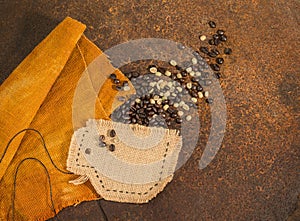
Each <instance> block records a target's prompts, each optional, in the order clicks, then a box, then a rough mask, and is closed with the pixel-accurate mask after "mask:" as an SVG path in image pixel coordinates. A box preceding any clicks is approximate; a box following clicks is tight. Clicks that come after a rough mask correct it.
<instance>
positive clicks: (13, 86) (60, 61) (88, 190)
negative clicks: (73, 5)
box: [0, 18, 125, 220]
mask: <svg viewBox="0 0 300 221" xmlns="http://www.w3.org/2000/svg"><path fill="white" fill-rule="evenodd" d="M84 30H85V25H83V24H81V23H79V22H77V21H75V20H73V19H71V18H66V19H65V20H64V21H63V22H62V23H61V24H59V25H58V26H57V27H56V28H55V29H54V30H53V31H52V32H51V33H50V34H49V35H48V36H47V37H46V38H45V39H44V40H43V41H42V42H41V43H40V44H39V45H38V46H37V47H36V48H35V49H34V50H33V51H32V52H31V53H30V54H29V55H28V56H27V57H26V58H25V59H24V61H23V62H22V63H21V64H20V65H19V66H18V67H17V68H16V69H15V70H14V71H13V73H12V74H11V75H10V76H9V78H8V79H7V80H6V81H5V82H4V83H3V84H2V85H1V86H0V100H1V103H0V112H1V115H0V125H1V130H0V142H1V143H0V208H1V210H0V220H12V219H13V217H12V211H13V210H14V220H45V219H48V218H50V217H53V216H54V215H55V213H54V211H53V208H52V203H53V205H54V207H55V211H56V212H58V211H59V210H61V209H62V208H64V207H67V206H70V205H74V204H76V203H79V202H82V201H88V200H95V199H99V198H101V196H99V195H98V194H97V193H96V192H95V191H94V189H93V187H92V186H91V185H90V184H89V183H86V184H85V185H78V186H76V185H71V184H69V183H68V182H69V181H70V180H74V179H75V178H77V176H75V175H72V174H65V173H61V172H60V171H58V170H57V169H56V168H55V166H54V165H53V164H52V162H51V160H50V158H49V156H48V154H47V152H46V150H45V148H44V147H43V143H42V139H41V137H40V136H39V134H37V133H36V132H34V131H25V132H23V133H20V134H19V135H18V136H16V137H15V139H14V140H13V141H12V142H11V144H10V146H9V147H8V149H7V151H6V146H7V144H8V143H9V141H10V139H11V138H12V137H13V136H14V135H15V134H16V133H18V132H19V131H21V130H22V129H25V128H34V129H36V130H38V131H39V132H40V133H41V134H42V136H43V137H44V140H45V143H46V145H47V149H48V150H49V154H50V155H51V158H52V160H53V162H54V163H55V165H56V166H57V167H58V168H59V169H60V170H62V171H66V170H65V169H66V160H67V155H68V148H69V145H70V140H71V137H72V134H73V125H72V102H73V96H74V91H75V89H76V86H77V82H78V80H79V79H80V77H81V75H82V73H83V71H84V70H85V68H86V65H88V64H89V63H90V62H92V61H93V60H94V59H95V58H96V57H97V56H99V55H101V54H102V52H101V50H99V49H98V48H97V47H96V46H95V45H94V44H93V43H91V42H90V41H89V40H88V39H87V38H86V37H85V36H84V35H83V32H84ZM107 63H108V61H107ZM115 73H116V74H117V75H118V77H119V78H120V79H125V77H124V76H123V75H122V74H121V72H119V71H116V72H115ZM103 91H104V92H105V93H102V92H103ZM115 94H116V92H115V91H114V90H112V85H111V83H110V81H107V82H105V84H104V86H103V88H102V90H101V93H100V94H99V96H100V97H99V99H98V100H97V102H96V104H95V107H96V108H95V110H96V113H95V116H96V117H97V118H102V119H109V117H108V116H109V114H110V112H111V109H112V103H113V101H112V97H114V96H115ZM102 103H103V104H105V106H104V107H103V105H102ZM3 155H4V157H3ZM25 158H37V159H38V160H39V161H41V162H42V163H43V164H44V165H45V166H46V168H47V170H48V171H49V177H50V182H51V186H49V180H48V176H47V173H46V172H45V168H43V166H42V165H41V164H40V163H38V161H35V160H30V159H29V160H26V161H24V162H23V163H22V164H20V162H22V160H24V159H25ZM18 165H19V171H18V173H17V176H16V182H15V184H14V177H15V175H16V168H17V167H18ZM14 185H15V195H14V196H15V197H14V198H13V194H12V193H13V190H14ZM50 187H51V191H52V192H51V193H52V201H53V202H52V201H51V198H50V195H49V193H50ZM13 204H14V208H12V205H13Z"/></svg>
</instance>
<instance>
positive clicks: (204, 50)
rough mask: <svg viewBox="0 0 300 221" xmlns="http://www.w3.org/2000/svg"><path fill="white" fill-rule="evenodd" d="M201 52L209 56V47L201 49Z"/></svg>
mask: <svg viewBox="0 0 300 221" xmlns="http://www.w3.org/2000/svg"><path fill="white" fill-rule="evenodd" d="M200 51H201V52H203V53H204V54H208V52H209V50H208V48H207V47H200ZM187 67H188V66H187Z"/></svg>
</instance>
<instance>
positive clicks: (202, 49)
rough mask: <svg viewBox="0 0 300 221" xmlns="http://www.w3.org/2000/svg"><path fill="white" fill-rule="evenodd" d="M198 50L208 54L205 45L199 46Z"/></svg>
mask: <svg viewBox="0 0 300 221" xmlns="http://www.w3.org/2000/svg"><path fill="white" fill-rule="evenodd" d="M200 51H201V52H203V53H204V54H208V52H209V50H208V48H207V47H200Z"/></svg>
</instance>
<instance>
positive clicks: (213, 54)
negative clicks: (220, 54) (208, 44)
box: [208, 51, 217, 58]
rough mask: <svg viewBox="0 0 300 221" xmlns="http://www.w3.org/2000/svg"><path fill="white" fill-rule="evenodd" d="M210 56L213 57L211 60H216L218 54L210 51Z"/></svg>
mask: <svg viewBox="0 0 300 221" xmlns="http://www.w3.org/2000/svg"><path fill="white" fill-rule="evenodd" d="M208 56H209V57H211V58H215V57H217V54H216V53H214V52H212V51H210V52H208Z"/></svg>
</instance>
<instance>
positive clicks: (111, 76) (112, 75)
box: [109, 74, 117, 80]
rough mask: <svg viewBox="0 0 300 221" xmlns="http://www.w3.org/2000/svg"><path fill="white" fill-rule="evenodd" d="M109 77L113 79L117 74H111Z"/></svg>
mask: <svg viewBox="0 0 300 221" xmlns="http://www.w3.org/2000/svg"><path fill="white" fill-rule="evenodd" d="M109 78H110V79H112V80H114V79H116V78H117V76H116V74H110V75H109Z"/></svg>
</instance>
